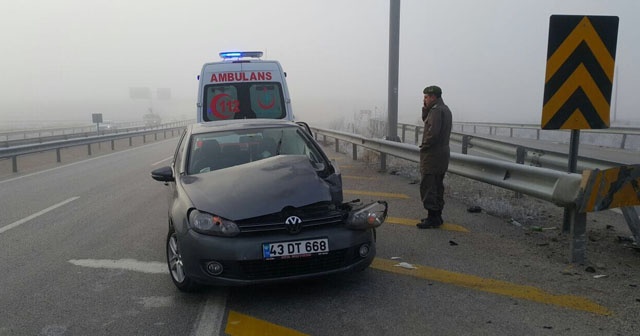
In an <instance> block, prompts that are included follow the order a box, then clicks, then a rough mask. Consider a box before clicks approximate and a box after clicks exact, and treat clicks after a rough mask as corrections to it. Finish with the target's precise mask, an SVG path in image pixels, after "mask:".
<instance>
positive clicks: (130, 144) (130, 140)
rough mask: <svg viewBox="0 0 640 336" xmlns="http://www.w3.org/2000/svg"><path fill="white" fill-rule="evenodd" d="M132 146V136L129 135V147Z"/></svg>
mask: <svg viewBox="0 0 640 336" xmlns="http://www.w3.org/2000/svg"><path fill="white" fill-rule="evenodd" d="M131 146H133V137H129V147H131Z"/></svg>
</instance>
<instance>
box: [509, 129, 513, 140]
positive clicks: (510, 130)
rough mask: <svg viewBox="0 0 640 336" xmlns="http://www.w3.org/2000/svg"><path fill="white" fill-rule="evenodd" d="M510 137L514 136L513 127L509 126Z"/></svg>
mask: <svg viewBox="0 0 640 336" xmlns="http://www.w3.org/2000/svg"><path fill="white" fill-rule="evenodd" d="M509 137H510V138H513V127H510V128H509Z"/></svg>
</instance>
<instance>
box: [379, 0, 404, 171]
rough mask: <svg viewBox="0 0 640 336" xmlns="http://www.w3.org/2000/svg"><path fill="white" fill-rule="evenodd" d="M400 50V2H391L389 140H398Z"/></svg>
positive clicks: (382, 164) (383, 160) (383, 163)
mask: <svg viewBox="0 0 640 336" xmlns="http://www.w3.org/2000/svg"><path fill="white" fill-rule="evenodd" d="M399 50H400V0H391V1H390V6H389V84H388V95H387V96H388V99H387V101H388V108H387V125H388V130H387V140H391V141H400V138H398V68H399V65H398V64H399V54H400V52H399ZM386 166H387V158H386V155H385V154H381V155H380V169H381V170H385V169H386V168H387V167H386Z"/></svg>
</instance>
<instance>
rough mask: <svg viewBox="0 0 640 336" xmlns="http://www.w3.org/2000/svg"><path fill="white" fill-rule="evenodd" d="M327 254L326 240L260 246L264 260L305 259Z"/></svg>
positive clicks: (327, 240)
mask: <svg viewBox="0 0 640 336" xmlns="http://www.w3.org/2000/svg"><path fill="white" fill-rule="evenodd" d="M327 252H329V239H327V238H320V239H309V240H297V241H288V242H280V243H264V244H262V256H263V257H264V258H265V259H277V258H291V257H306V256H311V255H314V254H324V253H327Z"/></svg>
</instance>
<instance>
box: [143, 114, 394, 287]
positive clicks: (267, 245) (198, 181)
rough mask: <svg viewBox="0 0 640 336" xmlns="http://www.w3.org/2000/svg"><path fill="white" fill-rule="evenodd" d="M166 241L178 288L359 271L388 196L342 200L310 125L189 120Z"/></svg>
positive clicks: (159, 174) (165, 172)
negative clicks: (367, 200)
mask: <svg viewBox="0 0 640 336" xmlns="http://www.w3.org/2000/svg"><path fill="white" fill-rule="evenodd" d="M151 176H152V177H153V179H155V180H157V181H161V182H165V184H166V185H167V186H168V188H169V189H170V190H169V211H168V215H169V233H168V236H167V241H166V251H167V263H168V266H169V273H170V275H171V278H172V280H173V282H174V284H175V285H176V287H178V289H180V290H182V291H192V290H195V289H197V288H199V287H200V285H203V284H204V285H249V284H258V283H268V282H275V281H288V280H298V279H303V278H308V277H316V276H321V275H327V274H334V273H341V272H348V271H356V270H363V269H365V268H367V267H368V266H369V265H370V264H371V262H372V260H373V258H374V256H375V253H376V247H375V239H376V236H375V228H376V227H378V226H380V225H381V224H382V223H383V222H384V220H385V218H386V215H387V204H386V202H384V201H377V202H373V203H370V204H362V203H360V202H359V201H358V200H355V201H351V202H344V201H343V196H342V178H341V175H340V172H339V171H338V168H337V167H336V165H335V164H334V163H332V162H331V161H329V159H328V158H327V156H326V155H325V153H324V152H323V151H322V149H321V148H320V146H318V144H317V143H316V142H315V141H314V139H313V137H312V136H311V133H310V131H309V129H308V127H304V126H302V125H299V124H296V123H293V122H288V121H277V120H259V119H253V120H229V121H219V122H215V123H213V122H210V123H200V124H194V125H191V126H189V127H188V128H187V129H186V130H185V132H184V133H183V134H182V136H181V138H180V140H179V143H178V146H177V149H176V152H175V154H174V159H173V162H172V164H171V166H167V167H162V168H159V169H156V170H154V171H153V172H152V173H151Z"/></svg>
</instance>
